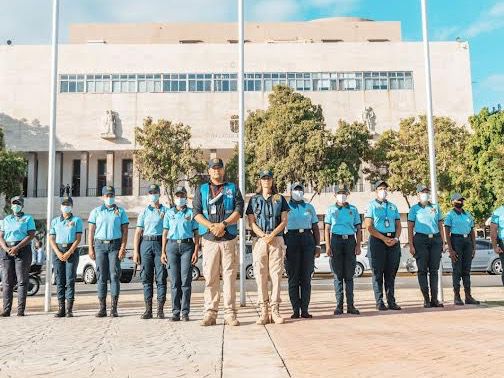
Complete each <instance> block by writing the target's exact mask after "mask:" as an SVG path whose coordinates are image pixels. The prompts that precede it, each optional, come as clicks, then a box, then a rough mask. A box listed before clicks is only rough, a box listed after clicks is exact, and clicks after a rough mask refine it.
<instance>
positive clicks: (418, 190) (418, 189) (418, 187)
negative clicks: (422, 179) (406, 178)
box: [416, 184, 430, 193]
mask: <svg viewBox="0 0 504 378" xmlns="http://www.w3.org/2000/svg"><path fill="white" fill-rule="evenodd" d="M425 190H429V191H430V189H429V188H428V187H427V186H426V185H424V184H418V185H417V187H416V191H417V193H421V192H423V191H425Z"/></svg>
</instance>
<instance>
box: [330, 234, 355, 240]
mask: <svg viewBox="0 0 504 378" xmlns="http://www.w3.org/2000/svg"><path fill="white" fill-rule="evenodd" d="M332 236H333V238H336V239H342V240H348V239H352V238H354V235H353V234H352V235H338V234H332Z"/></svg>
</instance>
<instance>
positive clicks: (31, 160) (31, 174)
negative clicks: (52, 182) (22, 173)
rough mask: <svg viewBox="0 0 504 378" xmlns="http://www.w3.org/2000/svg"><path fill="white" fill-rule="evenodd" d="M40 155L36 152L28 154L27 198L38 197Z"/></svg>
mask: <svg viewBox="0 0 504 378" xmlns="http://www.w3.org/2000/svg"><path fill="white" fill-rule="evenodd" d="M37 160H38V155H37V153H36V152H29V153H28V172H27V175H28V186H27V188H26V191H27V193H26V196H27V197H36V196H37V175H38V172H37V171H38V169H37V168H38V164H37Z"/></svg>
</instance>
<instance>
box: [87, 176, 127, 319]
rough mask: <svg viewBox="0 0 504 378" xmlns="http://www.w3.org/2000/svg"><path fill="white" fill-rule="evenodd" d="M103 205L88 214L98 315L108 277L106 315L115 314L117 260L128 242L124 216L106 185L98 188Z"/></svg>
mask: <svg viewBox="0 0 504 378" xmlns="http://www.w3.org/2000/svg"><path fill="white" fill-rule="evenodd" d="M102 200H103V205H101V206H98V207H97V208H95V209H93V210H92V211H91V214H89V219H88V223H89V241H88V243H89V257H90V258H91V259H93V260H95V259H96V270H97V274H98V284H97V288H98V300H99V302H100V310H99V311H98V313H97V314H96V316H97V317H98V318H103V317H105V316H107V282H108V281H109V280H110V293H111V296H112V310H111V311H110V316H112V317H114V318H116V317H118V316H119V314H118V313H117V303H118V301H119V292H120V286H121V283H120V280H119V279H120V277H121V260H122V259H124V256H126V243H127V242H128V224H129V221H128V216H127V215H126V211H125V210H124V209H123V208H122V207H119V206H117V205H116V203H115V189H114V187H113V186H110V185H107V186H104V187H103V189H102Z"/></svg>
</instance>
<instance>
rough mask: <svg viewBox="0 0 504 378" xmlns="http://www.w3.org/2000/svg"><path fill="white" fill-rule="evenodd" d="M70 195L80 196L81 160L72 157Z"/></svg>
mask: <svg viewBox="0 0 504 378" xmlns="http://www.w3.org/2000/svg"><path fill="white" fill-rule="evenodd" d="M72 163H73V164H72V197H79V196H80V179H81V169H80V168H81V161H80V160H78V159H74V160H73V162H72Z"/></svg>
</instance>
